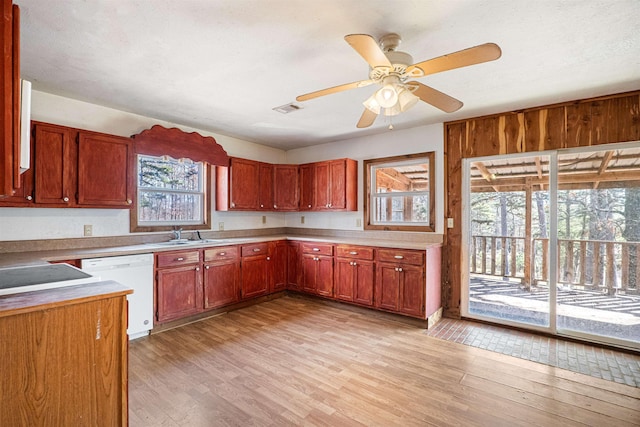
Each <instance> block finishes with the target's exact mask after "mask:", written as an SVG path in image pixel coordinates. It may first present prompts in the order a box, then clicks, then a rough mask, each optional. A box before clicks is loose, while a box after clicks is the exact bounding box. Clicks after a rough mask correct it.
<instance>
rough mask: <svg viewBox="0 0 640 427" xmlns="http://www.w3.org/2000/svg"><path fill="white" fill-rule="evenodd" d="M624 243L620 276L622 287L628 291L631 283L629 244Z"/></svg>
mask: <svg viewBox="0 0 640 427" xmlns="http://www.w3.org/2000/svg"><path fill="white" fill-rule="evenodd" d="M621 245H622V265H621V269H622V271H621V276H620V287H621V289H622V290H623V291H625V292H626V291H627V287H628V284H629V244H628V243H621Z"/></svg>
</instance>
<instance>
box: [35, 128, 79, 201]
mask: <svg viewBox="0 0 640 427" xmlns="http://www.w3.org/2000/svg"><path fill="white" fill-rule="evenodd" d="M34 132H35V144H34V148H35V154H34V157H35V163H34V165H33V166H34V173H35V188H34V191H35V202H36V203H37V204H56V205H61V206H65V205H66V206H75V205H76V203H75V200H76V196H75V193H76V190H75V186H76V181H75V176H76V162H75V157H76V149H75V146H74V145H73V140H72V134H71V133H72V131H71V129H69V128H66V127H63V126H55V125H46V124H35V125H34Z"/></svg>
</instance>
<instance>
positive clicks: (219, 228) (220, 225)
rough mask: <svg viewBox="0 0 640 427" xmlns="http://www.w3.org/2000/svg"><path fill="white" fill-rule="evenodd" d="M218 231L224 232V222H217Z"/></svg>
mask: <svg viewBox="0 0 640 427" xmlns="http://www.w3.org/2000/svg"><path fill="white" fill-rule="evenodd" d="M218 230H220V231H224V222H219V223H218Z"/></svg>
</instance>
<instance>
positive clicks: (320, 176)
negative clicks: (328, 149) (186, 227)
mask: <svg viewBox="0 0 640 427" xmlns="http://www.w3.org/2000/svg"><path fill="white" fill-rule="evenodd" d="M357 174H358V163H357V162H356V161H355V160H352V159H338V160H328V161H324V162H317V163H307V164H304V165H300V166H298V165H272V164H268V163H262V162H257V161H254V160H247V159H240V158H231V162H230V166H229V167H218V168H217V172H216V176H217V179H216V210H219V211H227V210H245V211H247V210H248V211H265V210H266V211H305V210H306V211H355V210H357V208H358V207H357V205H358V176H357Z"/></svg>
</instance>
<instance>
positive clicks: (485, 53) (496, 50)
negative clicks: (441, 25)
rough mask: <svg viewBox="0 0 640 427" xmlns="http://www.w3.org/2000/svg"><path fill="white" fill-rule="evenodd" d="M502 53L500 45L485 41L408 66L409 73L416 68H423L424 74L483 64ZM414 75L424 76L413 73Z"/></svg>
mask: <svg viewBox="0 0 640 427" xmlns="http://www.w3.org/2000/svg"><path fill="white" fill-rule="evenodd" d="M501 55H502V51H501V50H500V47H499V46H498V45H497V44H495V43H485V44H481V45H479V46H475V47H470V48H469V49H464V50H459V51H458V52H453V53H450V54H448V55H443V56H439V57H437V58H433V59H428V60H426V61H422V62H418V63H417V64H413V65H410V66H409V67H407V71H406V73H407V74H411V73H412V72H413V71H414V70H415V69H416V68H418V69H420V70H422V71H423V72H424V74H422V75H423V76H427V75H429V74H435V73H439V72H441V71H447V70H453V69H455V68H462V67H467V66H469V65H475V64H481V63H483V62H488V61H494V60H496V59H498V58H500V56H501ZM412 77H422V76H421V75H415V74H413V75H412Z"/></svg>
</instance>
